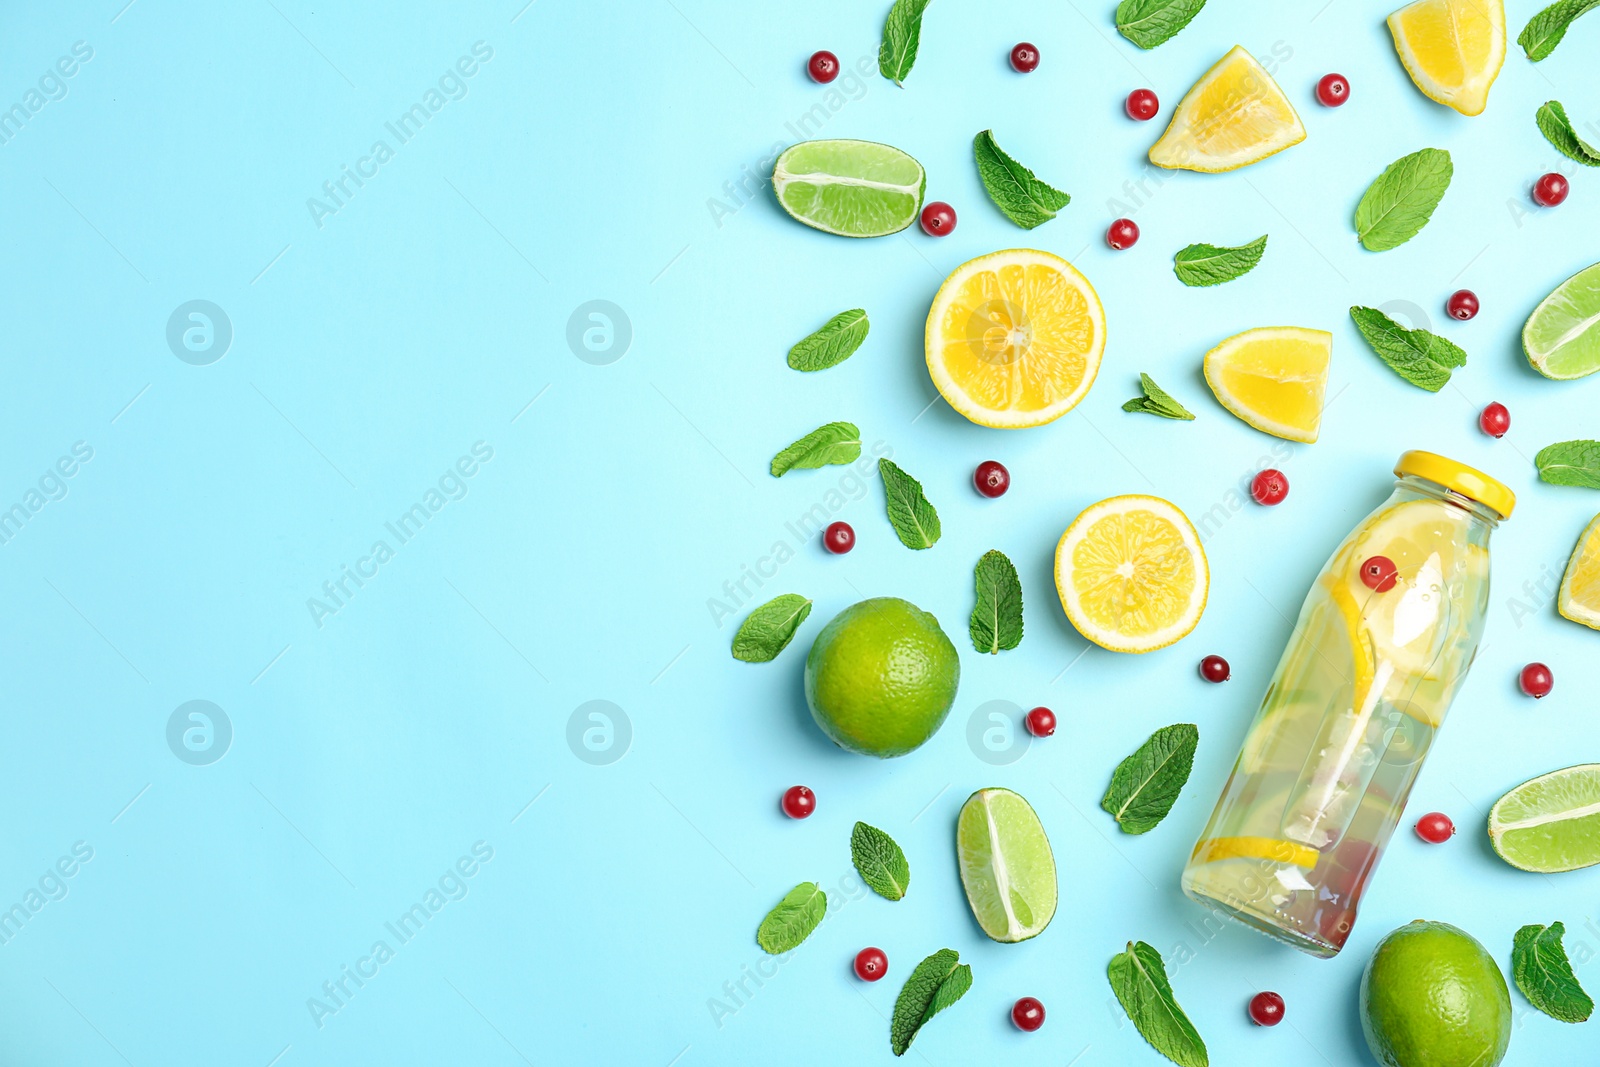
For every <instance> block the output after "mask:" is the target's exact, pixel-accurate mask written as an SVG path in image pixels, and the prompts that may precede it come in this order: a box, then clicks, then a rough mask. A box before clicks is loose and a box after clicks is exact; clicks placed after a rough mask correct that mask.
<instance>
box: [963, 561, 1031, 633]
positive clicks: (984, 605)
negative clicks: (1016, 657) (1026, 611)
mask: <svg viewBox="0 0 1600 1067" xmlns="http://www.w3.org/2000/svg"><path fill="white" fill-rule="evenodd" d="M974 576H975V579H976V581H977V585H978V606H977V607H975V608H973V609H972V621H971V623H970V624H969V626H968V630H969V632H970V633H971V634H972V647H973V648H975V649H977V650H978V651H979V652H988V653H990V654H994V653H998V652H1000V651H1001V650H1002V649H1013V648H1016V647H1017V646H1018V645H1020V644H1022V581H1021V579H1019V578H1018V577H1017V568H1016V567H1015V566H1013V565H1012V563H1011V561H1010V560H1009V559H1007V558H1006V555H1005V553H1004V552H1000V551H998V550H990V551H988V552H985V553H984V554H983V557H982V558H981V559H979V560H978V566H977V567H976V568H975V570H974Z"/></svg>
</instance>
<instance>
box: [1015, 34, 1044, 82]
mask: <svg viewBox="0 0 1600 1067" xmlns="http://www.w3.org/2000/svg"><path fill="white" fill-rule="evenodd" d="M1011 66H1012V69H1014V70H1016V71H1017V72H1018V73H1021V74H1031V73H1033V72H1034V71H1036V70H1038V69H1039V50H1038V49H1037V48H1035V47H1033V45H1031V44H1029V43H1028V42H1027V41H1023V42H1022V43H1021V44H1019V45H1017V47H1015V48H1013V49H1012V50H1011Z"/></svg>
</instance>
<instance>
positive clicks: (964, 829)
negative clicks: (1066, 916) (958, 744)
mask: <svg viewBox="0 0 1600 1067" xmlns="http://www.w3.org/2000/svg"><path fill="white" fill-rule="evenodd" d="M956 857H957V859H958V860H959V862H960V864H961V885H962V887H963V888H964V889H966V891H967V903H968V904H970V905H972V915H973V917H974V918H975V919H977V920H978V925H979V926H981V927H983V932H984V933H986V934H988V935H989V936H990V937H992V938H994V939H995V940H996V941H1026V940H1028V938H1030V937H1037V936H1038V935H1039V934H1040V933H1042V932H1043V931H1044V928H1045V927H1046V926H1049V925H1050V920H1051V919H1052V918H1054V917H1055V914H1056V859H1055V856H1054V855H1052V854H1051V852H1050V841H1049V839H1048V838H1046V837H1045V835H1044V827H1043V826H1042V825H1040V823H1039V816H1037V815H1035V814H1034V812H1033V808H1032V807H1030V806H1029V804H1028V802H1027V801H1026V800H1023V799H1022V798H1021V797H1020V796H1018V795H1017V794H1015V793H1013V792H1012V791H1011V790H1009V789H980V790H978V791H977V792H976V793H974V794H972V795H971V796H970V797H968V798H967V802H966V803H965V804H963V805H962V806H961V816H960V818H959V819H957V820H956Z"/></svg>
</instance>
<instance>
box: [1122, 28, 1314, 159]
mask: <svg viewBox="0 0 1600 1067" xmlns="http://www.w3.org/2000/svg"><path fill="white" fill-rule="evenodd" d="M1305 139H1306V128H1305V126H1303V125H1301V123H1300V116H1299V115H1297V114H1295V110H1294V106H1293V105H1292V104H1290V103H1289V98H1288V97H1287V96H1284V95H1283V90H1282V89H1280V88H1278V83H1277V82H1275V81H1273V80H1272V75H1270V74H1268V73H1267V71H1266V68H1265V67H1263V66H1262V65H1261V64H1260V63H1257V62H1256V59H1255V57H1254V56H1252V55H1251V54H1250V53H1249V52H1246V51H1245V50H1244V49H1243V48H1242V47H1240V46H1238V45H1235V46H1234V48H1233V50H1232V51H1231V52H1229V53H1228V54H1227V55H1225V56H1223V57H1222V58H1221V59H1220V60H1218V61H1217V65H1216V66H1214V67H1212V68H1211V69H1210V70H1208V71H1206V73H1205V75H1204V76H1202V77H1201V79H1200V80H1199V81H1197V82H1195V84H1194V88H1192V89H1190V90H1189V92H1188V93H1187V94H1186V95H1185V96H1184V98H1183V99H1182V100H1180V101H1179V102H1178V107H1177V110H1175V111H1174V112H1173V113H1172V122H1170V123H1169V124H1168V125H1167V132H1166V133H1164V134H1162V135H1161V140H1159V141H1157V142H1156V143H1155V144H1154V145H1153V146H1152V147H1151V149H1150V162H1152V163H1154V164H1155V165H1156V166H1158V167H1166V168H1168V169H1170V170H1199V171H1211V172H1215V171H1224V170H1237V169H1238V168H1239V167H1243V166H1246V165H1247V164H1250V163H1255V162H1257V161H1259V160H1263V159H1266V158H1267V157H1268V156H1270V155H1274V154H1275V153H1278V152H1282V151H1283V150H1284V149H1285V148H1292V147H1293V146H1295V145H1297V144H1299V143H1300V142H1301V141H1304V140H1305Z"/></svg>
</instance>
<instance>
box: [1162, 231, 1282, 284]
mask: <svg viewBox="0 0 1600 1067" xmlns="http://www.w3.org/2000/svg"><path fill="white" fill-rule="evenodd" d="M1266 250H1267V235H1266V234H1262V235H1261V236H1260V237H1257V238H1256V239H1255V240H1254V241H1251V242H1250V243H1249V244H1247V245H1236V246H1234V247H1231V248H1230V247H1227V246H1219V245H1207V244H1196V245H1190V246H1189V247H1187V248H1180V249H1179V250H1178V254H1177V255H1175V256H1173V257H1172V273H1174V274H1176V275H1177V276H1178V280H1179V281H1180V282H1182V283H1183V284H1184V285H1197V286H1198V285H1221V284H1222V283H1223V282H1231V281H1233V280H1234V279H1235V278H1239V277H1242V276H1244V275H1246V274H1249V273H1250V272H1251V271H1252V270H1254V269H1255V267H1256V264H1257V263H1260V262H1261V256H1262V253H1264V252H1265V251H1266Z"/></svg>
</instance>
